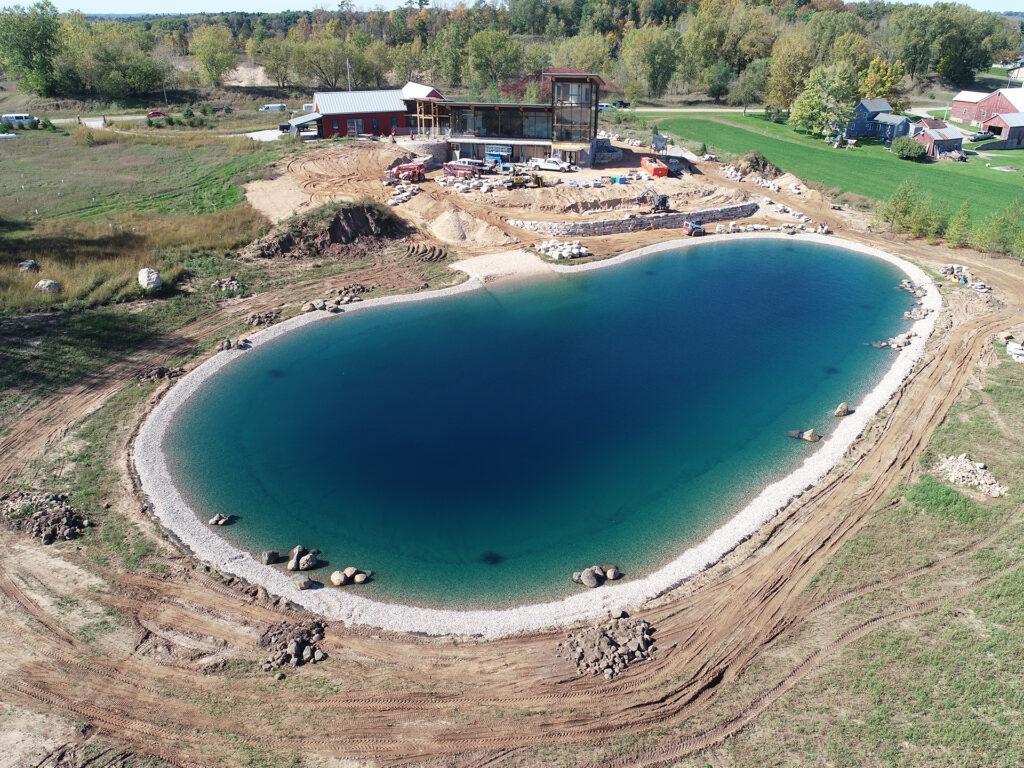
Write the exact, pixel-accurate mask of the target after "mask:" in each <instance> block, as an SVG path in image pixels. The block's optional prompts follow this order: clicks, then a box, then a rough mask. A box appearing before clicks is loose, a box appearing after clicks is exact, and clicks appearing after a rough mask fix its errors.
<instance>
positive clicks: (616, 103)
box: [612, 99, 629, 109]
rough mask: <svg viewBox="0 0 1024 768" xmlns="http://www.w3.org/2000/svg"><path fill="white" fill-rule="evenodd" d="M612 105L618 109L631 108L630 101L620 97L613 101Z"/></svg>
mask: <svg viewBox="0 0 1024 768" xmlns="http://www.w3.org/2000/svg"><path fill="white" fill-rule="evenodd" d="M612 106H613V107H615V108H616V109H629V102H628V101H623V100H622V99H619V100H618V101H613V102H612Z"/></svg>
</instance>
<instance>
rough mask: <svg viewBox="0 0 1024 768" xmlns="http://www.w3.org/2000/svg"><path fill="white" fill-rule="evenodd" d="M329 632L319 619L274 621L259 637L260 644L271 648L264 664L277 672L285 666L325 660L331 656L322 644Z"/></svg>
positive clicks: (268, 669) (267, 670) (296, 665)
mask: <svg viewBox="0 0 1024 768" xmlns="http://www.w3.org/2000/svg"><path fill="white" fill-rule="evenodd" d="M325 636H326V627H325V624H324V622H322V621H319V620H314V621H307V622H305V623H303V624H289V623H287V622H284V623H281V624H274V625H272V626H270V627H268V628H267V631H266V632H264V633H263V635H262V636H261V637H260V639H259V645H260V647H261V648H266V649H267V650H268V651H269V655H268V656H267V658H266V659H264V660H263V663H262V664H261V665H260V668H261V669H262V670H263V671H264V672H275V671H277V670H279V669H281V667H288V666H291V667H301V666H302V665H303V664H315V663H317V662H318V661H323V660H324V659H326V658H327V653H326V651H324V650H323V648H322V647H321V643H323V640H324V637H325Z"/></svg>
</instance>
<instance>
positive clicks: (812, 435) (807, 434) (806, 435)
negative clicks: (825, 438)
mask: <svg viewBox="0 0 1024 768" xmlns="http://www.w3.org/2000/svg"><path fill="white" fill-rule="evenodd" d="M800 439H801V440H803V441H804V442H806V443H816V442H818V441H819V440H821V435H819V434H818V432H817V431H816V430H815V429H814V427H811V428H810V429H808V430H805V431H804V432H801V433H800Z"/></svg>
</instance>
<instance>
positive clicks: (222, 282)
mask: <svg viewBox="0 0 1024 768" xmlns="http://www.w3.org/2000/svg"><path fill="white" fill-rule="evenodd" d="M210 287H211V288H216V289H217V290H219V291H221V292H222V293H230V292H233V291H240V290H242V284H241V283H239V282H238V278H236V277H235V276H234V275H231V277H221V278H218V279H217V280H214V281H213V282H212V283H210Z"/></svg>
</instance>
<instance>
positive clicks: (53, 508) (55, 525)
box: [0, 491, 91, 544]
mask: <svg viewBox="0 0 1024 768" xmlns="http://www.w3.org/2000/svg"><path fill="white" fill-rule="evenodd" d="M0 510H2V511H3V516H4V518H5V521H6V522H7V523H8V525H10V526H11V527H13V528H15V529H16V530H19V531H23V532H25V533H28V534H29V535H31V536H33V537H34V538H37V539H39V540H40V541H41V542H43V544H53V542H55V541H70V540H71V539H76V538H78V536H79V535H80V534H81V533H82V531H84V530H85V529H86V528H88V527H89V526H90V525H91V523H90V521H89V519H88V518H86V517H83V516H82V515H81V514H80V513H79V512H78V511H77V510H75V509H74V508H73V507H72V506H71V505H70V504H69V503H68V495H67V494H66V493H33V492H29V491H15V492H13V493H5V494H4V495H3V496H0Z"/></svg>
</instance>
